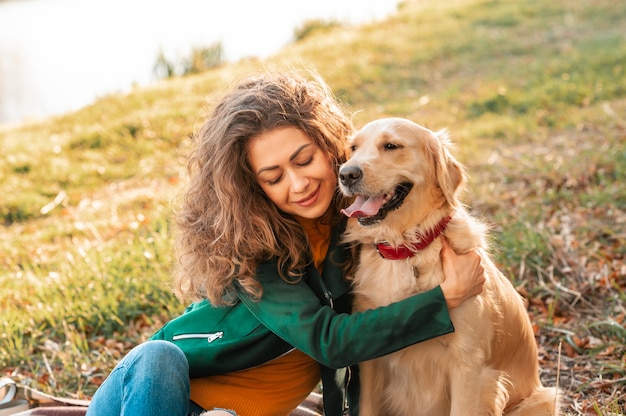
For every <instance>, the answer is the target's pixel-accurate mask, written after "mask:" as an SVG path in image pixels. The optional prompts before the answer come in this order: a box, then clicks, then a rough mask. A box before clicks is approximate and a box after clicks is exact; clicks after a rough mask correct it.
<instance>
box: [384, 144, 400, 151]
mask: <svg viewBox="0 0 626 416" xmlns="http://www.w3.org/2000/svg"><path fill="white" fill-rule="evenodd" d="M383 148H384V149H385V150H396V149H399V148H400V146H399V145H397V144H395V143H385V145H384V146H383Z"/></svg>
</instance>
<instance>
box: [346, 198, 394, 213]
mask: <svg viewBox="0 0 626 416" xmlns="http://www.w3.org/2000/svg"><path fill="white" fill-rule="evenodd" d="M383 197H384V196H383V195H381V196H372V197H369V198H368V197H364V196H361V195H359V196H357V197H356V199H355V200H354V202H353V203H352V205H350V206H349V207H348V208H346V209H342V210H341V213H342V214H343V215H345V216H347V217H350V218H352V217H355V218H361V217H371V216H372V215H376V213H377V212H378V210H379V209H380V207H381V206H382V205H383Z"/></svg>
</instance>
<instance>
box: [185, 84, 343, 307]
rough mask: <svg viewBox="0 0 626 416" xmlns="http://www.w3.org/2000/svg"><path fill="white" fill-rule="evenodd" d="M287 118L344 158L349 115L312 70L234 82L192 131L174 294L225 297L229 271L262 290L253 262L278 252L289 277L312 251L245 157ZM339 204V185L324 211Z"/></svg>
mask: <svg viewBox="0 0 626 416" xmlns="http://www.w3.org/2000/svg"><path fill="white" fill-rule="evenodd" d="M286 126H291V127H295V128H298V129H300V130H302V131H303V132H304V133H305V134H307V135H308V136H309V137H310V138H311V139H312V140H313V141H314V142H315V143H316V144H317V146H319V147H320V149H322V150H323V151H325V152H327V153H328V154H329V155H330V156H331V160H332V161H333V162H334V165H335V167H336V168H338V166H339V165H340V164H341V163H343V162H344V161H345V160H346V147H347V138H348V136H349V135H350V134H352V132H353V126H352V123H351V121H350V119H349V118H348V117H347V116H346V114H345V113H344V112H343V110H342V109H341V108H340V105H339V104H338V102H337V100H336V99H335V97H334V96H333V94H332V92H331V91H330V88H329V87H328V86H327V85H326V83H325V82H324V81H323V80H322V79H321V78H320V77H319V76H318V75H316V74H311V75H310V76H309V77H304V76H301V75H298V74H296V73H288V72H268V73H264V74H262V75H260V76H256V77H253V78H249V79H246V80H244V81H242V82H240V83H239V84H238V85H237V86H236V87H235V88H234V89H233V90H232V91H231V92H230V93H228V94H227V95H226V96H225V97H223V98H222V99H221V100H220V102H219V103H218V104H217V105H216V106H215V108H214V109H213V111H212V113H211V115H210V116H209V117H208V119H207V120H206V121H205V123H204V125H203V126H202V128H201V129H200V131H199V132H198V133H197V134H196V135H195V137H194V138H195V148H194V149H193V151H192V152H191V154H190V157H189V162H188V166H187V170H188V173H189V176H190V182H189V185H188V188H187V189H186V191H185V193H184V195H183V200H182V206H181V207H180V209H179V210H178V211H177V213H176V225H177V250H178V258H179V262H178V267H177V269H176V270H175V275H174V290H175V292H176V294H177V295H178V296H179V297H180V298H181V299H184V300H199V299H203V298H207V299H209V301H210V302H211V303H213V304H214V305H224V304H228V303H230V302H231V301H232V298H233V297H232V296H229V295H230V294H231V292H232V290H233V289H234V282H235V281H237V282H238V283H239V285H240V286H241V287H242V288H243V290H245V291H246V292H247V293H249V294H250V295H251V296H253V297H254V298H259V297H260V296H262V292H263V291H262V287H261V285H260V283H259V282H258V281H257V280H256V278H255V271H256V269H257V267H258V265H259V263H260V262H262V261H265V260H269V259H273V258H275V259H277V260H278V265H279V270H280V271H281V278H283V279H284V280H286V281H293V280H297V279H298V277H299V275H300V272H299V270H301V269H302V268H303V267H304V266H305V265H306V264H307V263H308V262H309V261H310V260H311V259H310V254H309V253H310V250H309V249H308V240H307V237H306V235H305V233H304V231H303V229H302V227H301V226H300V224H299V223H298V222H297V221H296V220H295V219H294V218H293V217H291V216H290V215H288V214H286V213H284V212H281V211H280V210H278V208H277V207H276V206H275V205H274V204H273V203H272V202H271V201H270V200H269V199H268V198H267V197H266V195H265V193H264V192H263V191H262V190H261V188H260V186H259V185H258V184H257V182H256V179H255V175H254V173H253V172H252V171H251V169H250V167H249V165H248V162H247V158H246V152H247V144H248V141H249V140H250V138H252V137H255V136H258V135H260V134H262V133H264V132H267V131H270V130H272V129H275V128H277V127H286ZM345 205H346V201H345V200H344V198H343V197H342V196H341V194H340V193H339V192H337V193H336V195H335V198H334V200H333V203H332V204H331V207H330V209H329V210H330V211H331V213H332V214H331V215H330V217H331V221H333V222H336V221H337V220H338V218H339V214H338V212H339V209H340V208H342V207H345Z"/></svg>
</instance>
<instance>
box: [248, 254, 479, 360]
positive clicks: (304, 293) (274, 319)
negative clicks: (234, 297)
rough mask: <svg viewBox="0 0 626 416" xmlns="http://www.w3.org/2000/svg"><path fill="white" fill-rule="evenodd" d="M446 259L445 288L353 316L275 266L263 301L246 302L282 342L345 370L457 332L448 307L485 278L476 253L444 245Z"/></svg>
mask: <svg viewBox="0 0 626 416" xmlns="http://www.w3.org/2000/svg"><path fill="white" fill-rule="evenodd" d="M442 260H443V262H444V273H445V275H446V280H445V281H444V282H443V283H442V284H441V286H438V287H435V288H434V289H432V290H430V291H428V292H425V293H420V294H417V295H414V296H411V297H409V298H408V299H405V300H402V301H400V302H396V303H392V304H391V305H388V306H385V307H381V308H377V309H372V310H367V311H363V312H356V313H353V314H345V313H344V314H339V313H337V312H336V311H335V310H333V309H332V308H331V307H330V306H327V305H323V304H322V302H320V300H319V297H318V296H317V295H316V294H315V293H314V291H313V290H312V289H311V287H310V286H309V285H307V284H306V283H304V282H302V281H301V282H298V283H295V284H290V283H285V282H284V281H282V279H278V278H277V276H276V273H275V269H273V267H274V266H275V264H274V266H272V265H270V264H266V265H264V266H262V267H261V268H260V270H259V279H260V280H261V282H262V284H263V298H262V299H261V300H260V301H252V300H250V299H248V298H247V297H245V296H242V297H241V299H242V301H243V302H244V303H245V304H246V306H247V308H248V309H249V310H250V312H251V313H252V314H253V315H255V316H256V317H257V319H259V320H260V321H261V322H262V323H263V324H264V325H265V326H267V327H268V328H269V329H270V330H271V331H272V332H274V333H275V334H276V335H278V336H279V337H280V338H282V339H283V340H285V341H286V342H288V343H289V344H291V345H293V346H294V347H296V348H298V349H299V350H301V351H303V352H305V353H306V354H308V355H310V356H312V357H313V358H315V359H316V360H317V361H319V362H320V363H322V364H324V365H326V366H328V367H332V368H340V367H345V366H348V365H352V364H356V363H358V362H361V361H365V360H369V359H372V358H376V357H379V356H381V355H385V354H389V353H391V352H394V351H397V350H399V349H401V348H404V347H407V346H409V345H412V344H415V343H417V342H421V341H425V340H428V339H430V338H434V337H437V336H440V335H444V334H447V333H450V332H452V331H454V327H453V325H452V322H451V320H450V316H449V313H448V308H453V307H456V306H459V305H460V304H461V303H462V302H463V301H464V300H466V299H468V298H470V297H472V296H475V295H476V294H478V293H480V291H481V290H482V285H483V283H484V277H483V273H482V267H481V265H480V258H479V256H478V255H477V254H476V253H475V252H470V253H467V254H464V255H458V254H456V253H454V251H453V250H452V249H451V248H450V247H449V246H448V245H447V244H444V250H442ZM446 292H447V293H446Z"/></svg>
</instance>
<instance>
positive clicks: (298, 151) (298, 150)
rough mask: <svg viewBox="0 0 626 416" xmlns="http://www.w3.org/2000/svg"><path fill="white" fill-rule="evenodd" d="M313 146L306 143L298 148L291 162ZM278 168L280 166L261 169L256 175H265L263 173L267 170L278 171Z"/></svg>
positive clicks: (290, 159) (290, 158) (291, 157)
mask: <svg viewBox="0 0 626 416" xmlns="http://www.w3.org/2000/svg"><path fill="white" fill-rule="evenodd" d="M311 144H312V143H305V144H303V145H302V146H300V147H298V148H297V149H296V151H295V152H293V154H292V155H291V156H290V157H289V161H290V162H293V160H294V159H295V158H297V157H298V155H299V154H300V152H302V151H303V150H304V149H305V148H307V147H308V146H311ZM278 168H279V166H278V165H273V166H264V167H262V168H260V169H259V170H258V171H257V172H256V174H257V175H260V174H261V173H263V172H265V171H267V170H274V169H278Z"/></svg>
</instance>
